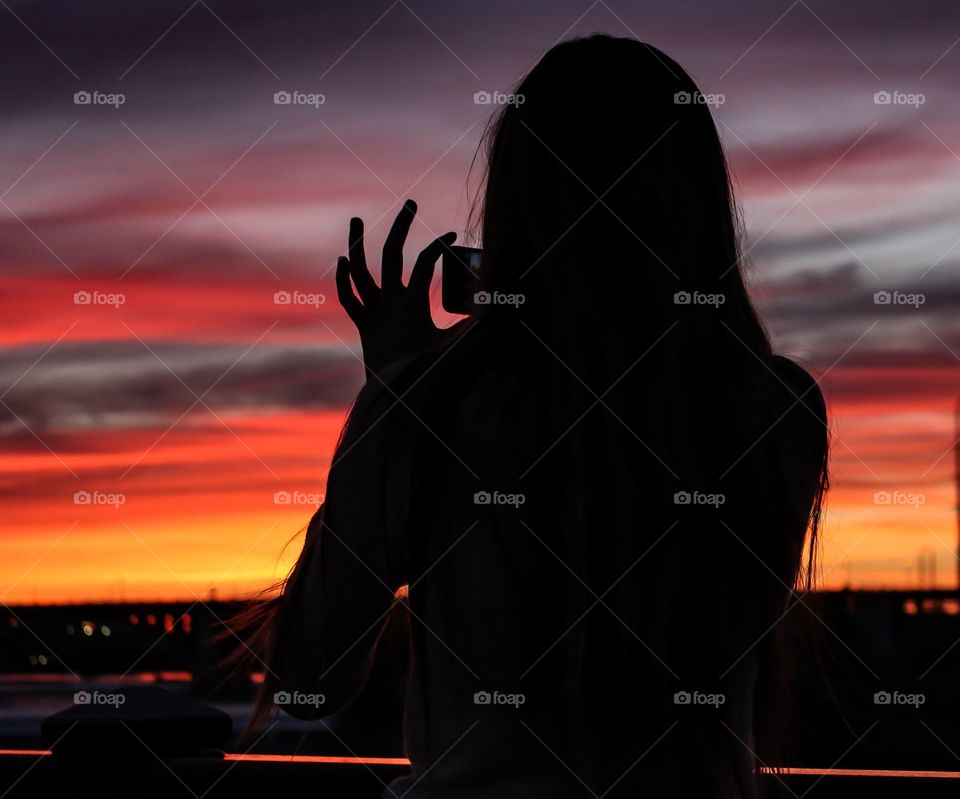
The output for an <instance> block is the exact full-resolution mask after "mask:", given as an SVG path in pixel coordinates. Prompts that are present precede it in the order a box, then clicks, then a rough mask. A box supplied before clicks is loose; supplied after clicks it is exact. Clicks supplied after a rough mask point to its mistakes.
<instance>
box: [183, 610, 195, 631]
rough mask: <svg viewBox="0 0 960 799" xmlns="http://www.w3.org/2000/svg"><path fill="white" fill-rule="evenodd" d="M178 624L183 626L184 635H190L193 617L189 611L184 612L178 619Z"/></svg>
mask: <svg viewBox="0 0 960 799" xmlns="http://www.w3.org/2000/svg"><path fill="white" fill-rule="evenodd" d="M180 626H181V627H183V632H184V634H185V635H190V632H191V631H192V629H193V617H192V616H191V615H190V614H189V613H184V614H183V618H182V619H181V620H180Z"/></svg>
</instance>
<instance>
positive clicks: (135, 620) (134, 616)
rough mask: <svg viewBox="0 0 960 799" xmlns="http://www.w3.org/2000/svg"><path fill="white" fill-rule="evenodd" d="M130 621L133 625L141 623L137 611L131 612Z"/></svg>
mask: <svg viewBox="0 0 960 799" xmlns="http://www.w3.org/2000/svg"><path fill="white" fill-rule="evenodd" d="M130 623H131V624H133V625H137V624H139V623H140V617H139V616H138V615H137V614H136V613H131V614H130Z"/></svg>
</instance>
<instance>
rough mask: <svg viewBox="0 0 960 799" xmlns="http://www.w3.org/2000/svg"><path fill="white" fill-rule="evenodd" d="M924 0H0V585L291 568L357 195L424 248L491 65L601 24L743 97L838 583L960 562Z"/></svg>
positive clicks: (954, 155) (754, 217)
mask: <svg viewBox="0 0 960 799" xmlns="http://www.w3.org/2000/svg"><path fill="white" fill-rule="evenodd" d="M902 7H903V4H894V3H883V2H872V3H867V2H859V3H855V2H849V0H841V1H840V2H830V3H827V2H824V1H823V0H816V1H815V2H804V1H803V0H797V2H794V3H793V4H791V3H790V2H788V1H787V0H785V1H784V2H762V3H761V2H755V1H751V2H730V3H709V4H708V3H693V2H686V1H685V0H681V2H667V1H666V0H661V2H648V3H643V4H639V3H625V2H622V1H621V0H617V2H610V3H605V2H602V0H598V2H595V3H593V4H591V3H590V2H589V0H582V2H576V3H575V2H555V3H549V4H548V3H543V2H493V3H483V4H480V3H473V4H471V3H463V2H446V3H441V2H423V0H415V1H414V0H409V2H407V1H406V0H397V2H393V3H391V2H390V1H389V0H386V1H385V2H382V3H366V2H357V3H351V4H341V3H336V4H334V3H306V2H304V3H284V4H267V3H262V4H254V3H251V2H223V0H210V2H204V0H198V1H197V2H195V3H192V4H191V2H190V1H189V0H186V1H185V2H179V1H178V2H171V3H163V4H156V5H155V6H153V7H151V8H140V7H138V4H129V3H121V2H114V3H101V4H97V5H95V6H88V5H87V4H82V5H67V6H63V5H61V4H54V3H50V2H39V3H37V2H29V3H28V2H12V1H11V2H9V4H8V6H7V7H0V19H2V20H3V24H2V25H0V53H2V56H0V58H2V59H3V62H4V63H3V66H4V69H3V70H2V72H0V76H2V77H0V81H2V82H3V85H2V95H3V103H2V105H0V115H2V117H0V124H2V130H3V135H2V136H0V280H2V287H3V290H2V292H0V318H2V320H3V322H2V328H0V329H2V336H3V339H2V342H0V347H2V349H0V438H2V447H0V491H2V497H3V509H2V510H3V512H2V514H0V601H2V602H5V603H7V604H11V603H17V602H59V601H71V600H90V599H95V600H103V599H119V598H121V597H126V598H127V599H134V598H174V597H176V598H194V597H206V596H208V594H209V591H210V589H211V587H212V586H216V588H217V591H218V594H219V595H220V596H221V597H223V596H228V595H233V594H236V593H238V592H246V591H250V590H253V589H256V588H259V587H263V586H264V585H266V584H267V583H269V582H271V581H272V580H273V579H275V578H276V577H279V576H280V575H281V574H282V573H283V572H284V571H285V569H286V567H287V566H288V565H289V563H290V557H291V556H292V555H293V554H295V552H296V551H297V550H298V549H299V543H297V542H294V543H292V544H291V546H290V547H288V548H287V550H286V554H285V555H283V556H281V551H282V550H283V547H284V544H286V543H287V541H288V540H289V539H290V538H291V537H292V536H293V535H294V534H295V533H296V532H297V530H298V529H299V528H300V527H301V526H302V524H304V523H305V521H306V520H307V519H308V518H309V516H310V514H311V512H312V506H311V503H312V502H313V501H314V500H315V499H316V497H315V496H311V495H315V494H317V493H319V492H322V490H323V481H324V477H325V474H326V470H327V467H328V465H329V460H330V455H331V450H332V446H333V442H334V440H335V437H336V434H337V432H338V430H339V427H340V425H341V424H342V422H343V419H344V414H345V410H346V407H347V405H348V403H349V402H350V400H351V398H352V397H353V395H354V394H355V392H356V390H357V389H358V388H359V386H360V384H361V382H362V366H361V363H360V361H359V345H358V341H357V338H356V335H355V331H354V329H353V327H352V325H351V324H350V323H349V321H348V320H347V318H346V316H345V314H344V313H343V312H342V311H341V310H340V308H339V306H338V305H337V304H336V302H335V291H334V287H333V282H332V268H333V266H334V262H335V258H336V256H337V255H338V254H340V253H342V252H343V250H344V249H345V238H346V229H347V222H348V219H349V217H350V216H353V215H357V216H361V217H363V218H364V219H365V220H366V221H367V230H368V237H369V239H370V240H371V242H372V244H373V247H372V250H373V251H374V252H376V251H377V250H379V245H380V242H381V241H382V238H383V236H384V235H385V233H386V229H387V227H388V225H389V223H390V221H391V220H392V218H393V215H394V214H395V213H396V211H397V209H398V207H399V204H400V203H401V202H402V201H403V200H404V199H405V198H407V197H414V198H415V199H416V200H417V202H418V204H419V206H420V214H419V217H418V218H419V219H420V220H422V224H415V225H414V229H413V231H412V233H411V240H410V246H411V251H412V250H414V249H419V248H420V247H422V246H423V245H425V244H426V243H427V242H428V241H429V240H430V239H431V238H433V236H434V235H435V234H439V233H442V232H444V231H446V230H458V231H462V230H463V227H464V225H465V223H466V216H467V211H468V209H469V202H470V199H471V196H472V192H473V191H474V190H475V189H476V183H477V177H478V175H477V173H476V171H475V172H474V174H473V175H472V177H471V181H470V183H469V184H468V181H467V177H468V172H469V168H470V163H471V159H472V158H473V156H474V152H475V150H476V147H477V143H478V141H479V138H480V134H481V131H482V128H483V125H484V123H485V121H486V119H487V117H488V115H489V114H490V112H491V106H489V105H482V104H476V103H475V102H474V94H475V93H476V92H478V91H495V90H500V91H509V90H510V89H511V87H512V86H513V85H514V84H515V82H516V81H517V80H518V79H519V78H520V77H521V76H522V74H523V73H524V72H525V71H526V70H527V69H528V68H529V67H530V66H531V65H532V64H533V63H534V62H535V61H536V60H537V58H538V57H539V56H540V55H541V54H542V53H543V51H544V50H546V49H547V48H549V47H550V46H551V45H552V44H554V43H555V42H556V41H558V40H560V39H563V38H567V37H570V36H573V35H577V34H588V33H593V32H597V31H604V32H608V33H612V34H615V35H625V36H637V37H639V38H642V39H644V40H647V41H650V42H652V43H654V44H656V45H657V46H659V47H660V48H661V49H664V50H666V51H667V52H669V53H670V54H671V55H673V56H674V57H675V58H676V59H677V60H678V61H679V62H680V63H681V64H683V65H684V66H685V67H686V68H687V69H688V70H689V71H690V72H691V74H692V75H693V76H694V78H695V79H696V80H697V81H698V82H699V84H700V86H701V89H702V90H703V91H704V92H705V93H714V94H718V95H722V97H723V103H722V104H720V105H718V106H717V107H716V108H715V109H714V114H715V118H716V119H717V120H718V126H719V128H720V132H721V136H722V138H723V141H724V144H725V146H726V148H727V152H728V156H729V158H730V161H731V166H732V169H733V172H734V174H735V177H736V182H737V185H738V189H739V192H740V198H741V202H742V205H743V210H744V215H745V222H746V228H747V241H746V245H745V247H746V249H747V250H748V254H749V259H750V261H751V267H750V281H751V288H752V291H753V293H754V296H755V297H756V299H757V301H758V303H759V305H760V308H761V311H762V313H763V315H764V318H765V320H766V322H767V324H768V326H769V329H770V331H771V333H772V335H773V336H774V340H775V344H776V347H777V349H778V351H780V352H782V353H784V354H786V355H790V356H792V357H794V358H796V359H798V360H800V361H801V362H802V363H804V364H806V365H807V366H808V367H809V368H810V369H811V371H812V372H813V373H814V374H815V376H817V377H818V378H822V386H823V389H824V393H825V395H826V398H827V401H828V404H829V408H830V411H831V413H832V417H833V462H832V474H833V489H832V491H831V493H830V497H829V511H828V517H827V524H826V533H825V538H826V544H825V548H824V552H823V568H824V574H823V582H824V584H825V585H826V586H829V587H835V586H840V585H844V584H846V583H847V582H848V581H852V583H853V585H855V586H858V587H865V586H897V585H911V584H915V583H916V581H917V559H918V555H919V554H920V553H922V552H925V551H930V552H934V553H936V561H937V580H938V584H939V585H940V586H942V587H947V586H951V585H953V584H954V581H955V574H956V568H957V560H956V558H955V554H954V547H955V542H956V538H957V528H956V524H957V522H956V498H955V495H954V489H953V472H954V457H953V451H952V447H953V444H954V435H955V433H954V418H953V417H954V409H955V403H956V398H957V396H958V394H960V314H958V308H960V271H958V266H960V103H958V102H957V99H958V88H957V87H958V85H960V83H958V76H960V44H958V41H960V7H958V6H957V5H956V4H955V3H954V2H952V1H951V0H938V2H923V1H922V0H921V2H917V3H913V4H910V6H909V8H910V16H909V18H905V17H904V16H903V15H902V12H900V11H899V10H898V9H899V8H902ZM281 9H282V10H281ZM77 92H89V93H91V94H92V93H95V92H98V93H100V94H99V95H97V98H98V99H99V100H103V101H108V102H117V101H118V98H114V99H113V100H111V95H122V96H123V103H122V105H115V104H114V105H111V104H107V102H93V103H90V104H78V103H76V102H75V94H76V93H77ZM276 92H291V93H292V92H300V93H303V94H304V95H318V94H322V95H323V103H322V104H320V103H319V101H317V102H316V104H301V105H278V104H276V103H275V102H274V95H275V93H276ZM877 92H886V93H889V95H890V96H892V97H893V101H892V102H890V103H884V102H878V101H877V97H876V93H877ZM917 95H919V96H917ZM883 98H884V95H881V97H880V99H881V100H882V99H883ZM569 101H570V112H571V114H573V113H577V114H580V113H587V114H588V113H589V112H590V98H589V97H575V96H571V97H570V98H569ZM434 288H435V292H434V293H435V305H439V292H438V291H437V289H438V286H436V285H435V287H434ZM78 292H80V293H81V294H80V295H79V297H78ZM277 292H288V293H290V294H292V293H294V292H300V295H298V296H300V297H303V296H304V295H324V296H325V298H326V299H327V302H325V303H321V302H319V300H320V298H319V297H314V298H313V299H315V300H316V302H314V303H313V304H278V303H277V302H275V295H276V293H277ZM876 292H889V293H891V295H892V294H893V293H894V292H898V294H896V295H895V296H896V298H898V300H900V301H894V302H891V303H888V304H878V303H877V302H876V301H875V294H876ZM914 295H917V296H914ZM911 297H912V299H911ZM87 298H89V299H90V302H84V301H83V300H85V299H87ZM438 319H442V314H438ZM77 492H88V493H89V494H93V493H94V492H97V496H98V497H102V496H103V495H110V494H114V495H119V496H118V501H119V500H120V499H122V500H123V502H122V504H117V505H116V506H115V505H97V504H77V502H76V501H75V495H76V493H77ZM277 492H287V495H288V496H292V497H293V501H292V502H291V503H290V504H282V503H281V504H278V501H277ZM295 492H302V493H301V494H296V493H295ZM877 492H887V493H886V495H881V500H880V503H881V504H878V500H876V499H875V497H876V496H877ZM911 495H912V496H911ZM283 496H284V495H282V494H281V499H282V498H283ZM884 496H889V497H891V498H892V501H891V502H890V503H889V504H883V503H882V499H883V497H884Z"/></svg>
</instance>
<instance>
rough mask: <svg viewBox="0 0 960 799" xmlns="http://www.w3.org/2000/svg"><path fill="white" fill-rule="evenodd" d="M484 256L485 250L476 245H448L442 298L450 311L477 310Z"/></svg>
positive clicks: (443, 268)
mask: <svg viewBox="0 0 960 799" xmlns="http://www.w3.org/2000/svg"><path fill="white" fill-rule="evenodd" d="M482 257H483V250H479V249H477V248H476V247H447V248H446V249H445V250H444V251H443V261H442V265H441V269H442V276H441V280H442V286H441V299H442V302H443V309H444V310H445V311H447V312H448V313H456V314H465V315H469V314H472V313H475V312H476V310H477V303H476V294H477V292H479V291H480V262H481V259H482Z"/></svg>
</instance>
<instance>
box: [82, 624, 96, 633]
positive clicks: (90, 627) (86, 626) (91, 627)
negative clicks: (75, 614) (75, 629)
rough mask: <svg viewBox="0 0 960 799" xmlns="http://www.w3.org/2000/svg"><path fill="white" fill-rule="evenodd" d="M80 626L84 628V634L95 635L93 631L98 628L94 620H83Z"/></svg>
mask: <svg viewBox="0 0 960 799" xmlns="http://www.w3.org/2000/svg"><path fill="white" fill-rule="evenodd" d="M80 627H81V628H82V629H83V634H84V635H93V631H94V630H96V629H97V625H96V624H94V623H93V622H92V621H85V622H82V623H81V625H80Z"/></svg>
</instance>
